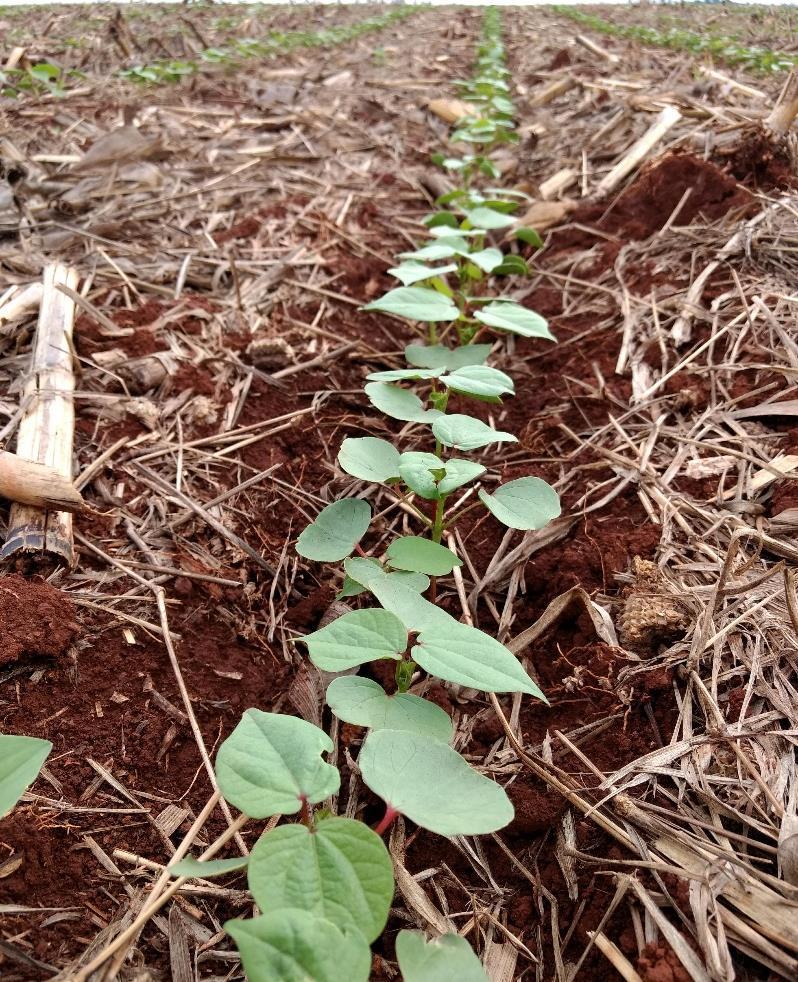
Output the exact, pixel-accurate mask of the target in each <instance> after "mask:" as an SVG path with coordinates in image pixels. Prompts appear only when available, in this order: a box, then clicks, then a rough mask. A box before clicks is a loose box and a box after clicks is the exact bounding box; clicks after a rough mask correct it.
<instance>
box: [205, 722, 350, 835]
mask: <svg viewBox="0 0 798 982" xmlns="http://www.w3.org/2000/svg"><path fill="white" fill-rule="evenodd" d="M332 749H333V742H332V740H331V739H330V738H329V737H328V736H327V734H326V733H325V732H324V731H323V730H320V729H319V728H318V726H314V725H313V724H312V723H308V722H306V721H305V720H304V719H299V717H297V716H284V715H281V714H280V713H264V712H261V710H259V709H248V710H247V711H246V712H245V713H244V715H243V716H242V718H241V721H240V722H239V724H238V726H236V728H235V729H234V730H233V732H232V733H231V734H230V736H229V737H228V738H227V739H226V740H225V741H224V743H223V744H222V745H221V747H219V753H218V754H217V755H216V779H217V781H218V782H219V789H220V790H221V792H222V794H223V795H224V797H225V798H226V799H227V801H229V802H230V804H231V805H234V806H235V807H236V808H238V810H239V811H242V812H244V813H245V814H246V815H250V816H251V817H252V818H269V817H270V816H272V815H293V814H295V813H296V812H298V811H299V810H300V808H301V807H302V802H303V800H306V801H308V802H309V803H310V804H311V805H312V804H315V803H316V802H318V801H323V800H324V799H325V798H328V797H329V796H330V795H331V794H335V792H336V791H337V790H338V787H339V785H340V783H341V778H340V775H339V774H338V770H337V769H336V768H335V767H333V766H332V765H331V764H328V763H327V762H326V761H324V760H322V759H321V754H323V753H330V751H331V750H332Z"/></svg>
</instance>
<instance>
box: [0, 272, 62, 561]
mask: <svg viewBox="0 0 798 982" xmlns="http://www.w3.org/2000/svg"><path fill="white" fill-rule="evenodd" d="M77 282H78V275H77V272H76V271H75V270H74V269H71V268H70V267H68V266H64V265H62V264H61V263H55V264H53V265H50V266H47V267H45V270H44V292H43V294H42V304H41V307H40V309H39V321H38V324H37V326H36V335H35V339H34V344H33V355H32V360H31V368H30V374H29V376H28V379H27V381H26V382H25V385H24V388H23V393H22V399H23V405H24V406H25V407H26V408H25V411H24V413H23V416H22V419H21V420H20V424H19V431H18V433H17V456H18V457H20V458H22V459H24V460H28V461H33V462H34V463H38V464H46V465H47V466H48V467H50V468H52V469H53V470H54V471H55V472H56V473H57V474H58V475H60V476H61V477H62V478H64V479H65V480H66V482H67V483H70V484H71V480H72V441H73V436H74V428H75V410H74V405H73V402H72V392H73V390H74V387H75V380H74V376H73V373H72V328H73V325H74V320H75V304H74V301H72V300H71V299H70V298H69V297H68V296H66V295H65V294H63V293H62V292H61V291H60V290H59V289H58V284H60V283H64V284H66V285H67V286H68V287H70V288H71V289H74V288H75V287H76V286H77ZM73 552H74V548H73V542H72V515H71V513H70V512H68V511H49V510H46V509H42V508H37V507H35V506H33V505H31V504H15V505H14V506H13V507H12V509H11V514H10V516H9V522H8V534H7V536H6V541H5V544H4V546H3V548H2V550H0V557H2V558H4V559H6V558H8V557H10V556H14V555H16V554H17V553H35V554H39V555H42V554H46V555H48V556H51V557H53V558H56V559H58V560H60V561H63V562H67V563H71V562H72V559H73Z"/></svg>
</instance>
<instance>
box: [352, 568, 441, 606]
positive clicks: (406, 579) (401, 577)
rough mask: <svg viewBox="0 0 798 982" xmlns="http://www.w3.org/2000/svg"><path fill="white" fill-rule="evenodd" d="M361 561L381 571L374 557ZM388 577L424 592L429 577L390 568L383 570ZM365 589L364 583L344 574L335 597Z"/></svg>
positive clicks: (355, 593)
mask: <svg viewBox="0 0 798 982" xmlns="http://www.w3.org/2000/svg"><path fill="white" fill-rule="evenodd" d="M361 562H365V563H371V564H372V565H373V566H374V567H375V568H376V569H377V570H380V571H383V568H382V565H381V564H380V563H378V562H377V560H376V559H363V560H361ZM383 572H385V575H386V576H387V577H388V579H394V580H396V581H397V582H398V583H403V584H404V585H405V586H406V587H408V588H409V589H411V590H415V591H416V593H426V591H427V590H428V589H429V577H428V576H426V575H425V574H424V573H408V572H406V571H405V570H391V571H390V572H388V571H383ZM365 589H366V587H365V585H364V584H362V583H357V582H356V581H355V580H353V579H352V577H351V576H349V575H346V576H345V577H344V586H343V589H342V590H341V593H339V595H338V598H337V599H339V600H340V599H341V597H357V596H358V595H359V594H361V593H363V591H364V590H365Z"/></svg>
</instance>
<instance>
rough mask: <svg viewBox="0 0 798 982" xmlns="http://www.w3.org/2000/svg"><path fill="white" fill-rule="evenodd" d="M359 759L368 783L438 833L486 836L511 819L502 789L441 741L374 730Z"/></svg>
mask: <svg viewBox="0 0 798 982" xmlns="http://www.w3.org/2000/svg"><path fill="white" fill-rule="evenodd" d="M357 762H358V766H359V767H360V771H361V775H362V777H363V782H364V784H366V786H367V787H369V788H371V790H372V791H373V792H374V793H375V794H377V795H379V796H380V797H381V798H382V799H383V801H385V802H386V804H388V805H389V806H390V807H391V808H393V809H394V810H395V811H397V812H399V813H400V814H402V815H405V816H406V817H407V818H409V819H410V820H411V821H412V822H415V823H416V825H420V826H421V827H422V828H425V829H429V830H430V831H431V832H437V833H438V835H485V834H487V833H488V832H495V831H496V830H497V829H500V828H503V827H504V826H505V825H507V824H508V823H509V822H511V821H512V820H513V814H514V812H513V806H512V802H511V801H510V799H509V798H508V797H507V795H506V794H505V792H504V789H503V788H501V787H500V786H499V785H498V784H495V783H494V782H493V781H491V780H489V779H488V778H486V777H483V776H482V775H481V774H479V773H477V771H475V770H474V769H473V768H472V767H469V765H468V764H467V763H466V761H465V760H463V758H462V757H461V756H460V754H458V753H457V752H456V751H454V750H452V748H451V747H450V746H448V744H445V743H443V742H441V741H440V740H434V739H432V738H430V737H427V736H422V735H421V734H419V733H410V732H408V731H406V730H372V731H371V732H370V733H369V735H368V736H367V737H366V739H365V742H364V743H363V749H362V750H361V751H360V756H359V757H358V761H357Z"/></svg>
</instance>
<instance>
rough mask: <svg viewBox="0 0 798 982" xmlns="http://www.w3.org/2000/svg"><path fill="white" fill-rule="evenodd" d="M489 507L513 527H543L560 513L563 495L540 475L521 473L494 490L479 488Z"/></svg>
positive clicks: (507, 524)
mask: <svg viewBox="0 0 798 982" xmlns="http://www.w3.org/2000/svg"><path fill="white" fill-rule="evenodd" d="M479 497H480V499H481V500H482V502H483V504H484V505H485V507H486V508H487V509H488V511H490V512H492V513H493V514H494V515H495V516H496V518H498V519H499V521H500V522H501V523H502V524H503V525H506V526H507V527H508V528H511V529H521V530H522V531H530V530H531V529H541V528H543V526H544V525H547V524H548V523H549V522H550V521H551V520H552V519H553V518H557V516H558V515H559V514H560V496H559V495H558V494H557V492H556V491H555V490H554V488H553V487H551V485H550V484H547V483H546V482H545V481H542V480H541V479H540V478H539V477H519V478H518V480H516V481H508V482H507V484H502V485H501V486H500V487H498V488H497V489H496V490H495V491H494V492H493V494H487V493H486V492H485V491H479Z"/></svg>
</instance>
